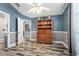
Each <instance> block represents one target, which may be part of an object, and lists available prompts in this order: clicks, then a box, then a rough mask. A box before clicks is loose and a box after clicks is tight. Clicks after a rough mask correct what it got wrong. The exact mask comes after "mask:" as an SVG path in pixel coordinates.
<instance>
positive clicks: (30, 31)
mask: <svg viewBox="0 0 79 59" xmlns="http://www.w3.org/2000/svg"><path fill="white" fill-rule="evenodd" d="M24 21H26V22H30V23H27V24H29V26H30V40H31V39H32V38H31V35H32V33H31V32H32V30H31V20H30V19H29V20H26V19H24V20H23V22H24Z"/></svg>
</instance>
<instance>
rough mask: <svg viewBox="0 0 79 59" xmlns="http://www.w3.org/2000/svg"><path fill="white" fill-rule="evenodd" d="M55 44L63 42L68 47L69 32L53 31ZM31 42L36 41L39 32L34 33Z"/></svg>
mask: <svg viewBox="0 0 79 59" xmlns="http://www.w3.org/2000/svg"><path fill="white" fill-rule="evenodd" d="M52 33H53V36H52V37H53V42H63V43H64V44H65V46H67V45H68V32H65V31H52ZM31 38H32V39H31V40H33V41H36V38H37V31H32V33H31Z"/></svg>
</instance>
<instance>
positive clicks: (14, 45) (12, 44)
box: [8, 43, 16, 48]
mask: <svg viewBox="0 0 79 59" xmlns="http://www.w3.org/2000/svg"><path fill="white" fill-rule="evenodd" d="M15 45H16V43H14V44H12V45H9V46H8V48H11V47H13V46H15Z"/></svg>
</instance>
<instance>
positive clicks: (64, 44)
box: [53, 41, 68, 48]
mask: <svg viewBox="0 0 79 59" xmlns="http://www.w3.org/2000/svg"><path fill="white" fill-rule="evenodd" d="M53 42H54V43H62V44H63V45H64V46H65V47H66V48H68V45H66V44H65V43H64V42H63V41H53Z"/></svg>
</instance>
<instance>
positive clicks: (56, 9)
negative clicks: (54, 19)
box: [11, 3, 67, 18]
mask: <svg viewBox="0 0 79 59" xmlns="http://www.w3.org/2000/svg"><path fill="white" fill-rule="evenodd" d="M18 4H19V5H20V7H17V5H16V4H15V3H11V5H12V6H13V7H14V8H15V9H16V10H18V11H19V12H20V13H21V14H22V15H25V16H28V17H31V18H34V17H39V15H37V14H34V13H27V12H28V11H29V10H30V9H31V8H32V6H30V5H28V4H27V3H18ZM42 6H44V7H47V8H50V9H51V10H50V11H44V10H43V11H42V13H41V14H40V16H49V15H61V14H63V12H64V10H65V8H66V6H67V3H42Z"/></svg>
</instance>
